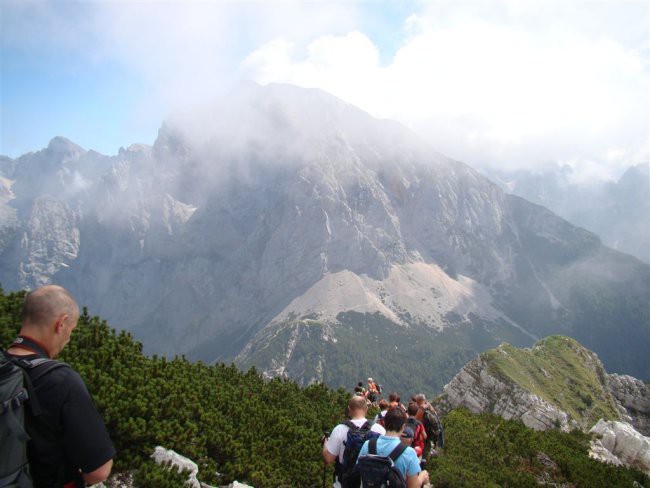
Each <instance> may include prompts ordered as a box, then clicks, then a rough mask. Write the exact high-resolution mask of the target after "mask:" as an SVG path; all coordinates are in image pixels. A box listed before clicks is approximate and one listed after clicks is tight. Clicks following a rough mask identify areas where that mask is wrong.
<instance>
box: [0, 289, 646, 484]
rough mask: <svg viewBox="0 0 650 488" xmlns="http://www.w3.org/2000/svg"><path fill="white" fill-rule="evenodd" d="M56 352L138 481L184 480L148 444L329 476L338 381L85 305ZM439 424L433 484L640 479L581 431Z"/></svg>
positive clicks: (4, 313)
mask: <svg viewBox="0 0 650 488" xmlns="http://www.w3.org/2000/svg"><path fill="white" fill-rule="evenodd" d="M24 296H25V294H24V292H17V293H8V294H5V293H4V292H3V291H2V289H1V288H0V346H3V347H6V346H7V345H8V344H9V343H10V342H11V341H12V340H13V339H14V337H15V336H16V334H17V332H18V330H19V328H20V309H21V307H22V302H23V299H24ZM60 359H62V360H63V361H66V362H68V363H70V364H71V365H72V366H73V367H74V368H75V369H76V370H77V371H78V372H79V373H80V374H81V376H82V378H83V379H84V381H85V382H86V385H87V386H88V389H89V391H90V393H91V394H92V396H93V398H94V400H95V403H96V405H97V408H98V410H99V412H100V414H101V415H102V418H103V419H104V421H105V423H106V425H107V428H108V430H109V433H110V435H111V438H112V439H113V442H114V444H115V447H116V449H117V452H118V455H117V458H116V460H115V468H114V470H116V471H132V472H134V473H135V483H136V486H138V487H141V488H148V487H157V488H165V487H172V486H173V487H180V486H183V480H186V479H187V478H186V475H185V474H184V473H178V472H177V471H176V470H175V469H166V468H165V467H162V466H157V465H155V464H154V463H153V461H152V460H151V459H150V456H151V453H152V452H153V450H154V448H155V446H157V445H162V446H164V447H166V448H169V449H174V450H175V451H177V452H178V453H180V454H182V455H184V456H187V457H190V458H191V459H193V460H194V461H195V462H196V463H197V464H198V465H199V479H201V481H203V482H206V483H208V484H212V485H224V484H228V483H230V482H231V481H234V480H238V481H242V482H246V483H248V484H251V485H253V486H255V487H257V488H271V487H283V488H289V487H300V488H310V487H319V486H322V485H323V480H326V482H327V484H328V485H329V480H331V476H332V470H331V468H328V469H327V470H325V471H324V470H323V466H324V465H323V462H322V458H321V450H322V443H321V439H322V436H323V432H324V431H329V430H331V429H332V428H333V426H335V425H336V424H338V423H339V422H341V421H342V420H343V412H344V410H345V405H346V404H347V400H348V398H349V393H347V392H346V391H344V390H342V389H339V390H331V389H329V388H327V387H326V386H324V385H323V384H315V385H311V386H308V387H306V388H301V387H299V386H298V385H297V384H296V383H294V382H293V381H289V380H283V379H273V380H268V379H264V378H263V377H262V376H261V375H260V374H259V373H258V372H257V371H256V370H255V369H254V368H251V369H250V370H248V371H247V372H242V371H240V370H239V369H238V368H236V367H235V366H234V365H225V364H215V365H206V364H204V363H201V362H198V363H191V362H189V361H187V360H186V359H185V358H183V357H175V358H173V359H167V358H164V357H158V356H151V357H148V356H145V355H143V354H142V345H141V344H140V343H138V342H137V341H135V340H134V339H133V337H132V336H131V335H130V334H129V333H127V332H124V331H122V332H116V331H115V330H113V329H111V328H110V327H109V326H108V325H107V323H106V322H105V321H103V320H101V319H100V318H98V317H91V316H89V315H88V313H87V311H86V310H85V309H84V311H83V314H82V316H81V318H80V320H79V326H78V327H77V330H76V331H75V332H74V334H73V335H72V340H71V341H70V344H68V346H67V347H66V349H65V350H64V352H63V354H62V357H61V358H60ZM372 413H374V411H373V412H369V416H370V415H371V414H372ZM443 422H444V425H445V434H446V435H445V437H446V442H445V446H446V448H445V451H444V453H442V455H441V456H439V457H437V458H433V459H431V460H430V461H429V466H428V468H429V471H430V473H431V480H432V485H433V486H434V487H476V486H485V487H528V486H530V487H536V486H540V485H550V486H567V487H568V486H573V487H594V486H613V487H614V486H625V487H630V486H633V483H634V482H635V481H636V482H638V483H640V485H641V486H646V487H648V486H650V479H649V478H648V477H647V476H644V475H643V473H641V472H639V471H636V470H630V469H624V468H617V467H614V466H611V465H605V464H602V463H599V462H597V461H594V460H592V459H590V458H589V457H588V456H587V452H588V449H589V439H590V437H589V436H587V435H585V434H582V433H580V432H573V433H570V434H567V433H563V432H559V431H549V432H536V431H533V430H531V429H528V428H526V427H525V426H524V425H523V424H522V423H521V422H517V421H506V420H503V419H502V418H500V417H497V416H494V415H489V414H482V415H475V414H472V413H470V412H469V411H467V410H462V409H461V410H454V411H452V412H451V413H449V414H448V415H446V416H445V417H444V419H443Z"/></svg>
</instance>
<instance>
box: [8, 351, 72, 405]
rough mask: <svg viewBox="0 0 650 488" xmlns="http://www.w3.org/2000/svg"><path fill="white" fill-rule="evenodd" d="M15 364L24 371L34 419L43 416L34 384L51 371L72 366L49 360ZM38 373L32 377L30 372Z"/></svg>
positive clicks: (24, 361)
mask: <svg viewBox="0 0 650 488" xmlns="http://www.w3.org/2000/svg"><path fill="white" fill-rule="evenodd" d="M13 362H14V364H16V365H17V366H20V369H22V371H23V377H24V379H25V388H26V389H27V394H28V395H29V408H30V409H31V411H32V415H34V417H38V416H39V415H41V413H42V410H41V405H40V403H39V402H38V397H37V395H36V389H35V388H34V383H35V382H36V380H37V379H39V378H41V377H43V376H45V375H46V374H47V373H49V372H50V371H53V370H55V369H57V368H62V367H67V368H69V367H70V365H69V364H68V363H64V362H61V361H56V360H54V359H49V358H36V359H17V358H14V359H13ZM36 368H38V371H37V372H36V373H33V374H32V375H30V374H29V373H28V370H36Z"/></svg>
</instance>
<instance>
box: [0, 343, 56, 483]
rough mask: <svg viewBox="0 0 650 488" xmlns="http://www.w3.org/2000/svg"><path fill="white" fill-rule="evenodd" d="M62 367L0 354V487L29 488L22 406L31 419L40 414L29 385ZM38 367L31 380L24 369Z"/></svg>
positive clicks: (50, 360)
mask: <svg viewBox="0 0 650 488" xmlns="http://www.w3.org/2000/svg"><path fill="white" fill-rule="evenodd" d="M61 366H67V364H65V363H61V362H59V361H55V360H53V359H47V358H37V359H32V360H25V359H18V358H12V357H10V356H7V355H5V354H4V353H3V352H2V351H0V487H2V488H5V487H7V488H14V487H15V488H31V487H32V479H31V476H30V474H29V463H28V461H27V441H28V440H29V436H28V435H27V432H26V431H25V406H26V402H28V401H29V403H28V405H29V408H30V409H31V412H32V414H33V415H34V416H37V415H40V413H41V410H40V406H39V405H38V400H37V399H36V394H35V393H34V388H33V387H32V381H35V380H36V379H37V378H39V377H41V376H43V375H44V374H45V373H48V372H50V371H52V370H53V369H56V368H58V367H61ZM37 367H38V371H37V372H35V373H34V375H33V377H32V379H31V380H30V376H29V375H28V374H27V370H28V369H34V368H37Z"/></svg>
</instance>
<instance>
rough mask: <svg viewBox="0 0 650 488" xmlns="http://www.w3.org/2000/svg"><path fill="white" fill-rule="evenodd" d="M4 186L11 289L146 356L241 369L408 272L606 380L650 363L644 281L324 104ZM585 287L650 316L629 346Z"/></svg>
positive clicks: (43, 155) (0, 241)
mask: <svg viewBox="0 0 650 488" xmlns="http://www.w3.org/2000/svg"><path fill="white" fill-rule="evenodd" d="M2 168H3V175H2V178H4V179H5V180H6V181H8V182H9V181H10V182H12V183H11V184H10V190H9V191H10V192H12V194H13V196H7V197H6V200H7V201H6V203H5V204H4V206H0V218H1V221H0V272H1V273H2V274H1V280H2V286H3V287H4V288H5V289H15V288H22V287H25V286H27V287H34V286H37V285H38V284H41V283H45V282H48V281H52V282H58V283H61V284H62V285H64V286H67V287H68V288H69V289H70V290H71V291H72V292H73V294H74V295H75V296H76V297H77V299H78V300H79V302H80V303H82V304H84V305H88V306H89V307H90V309H91V310H92V312H93V313H97V314H99V315H101V316H103V317H105V318H106V319H108V320H109V321H110V322H111V324H112V325H114V326H116V327H119V328H126V329H130V330H132V331H133V332H134V333H135V335H136V337H138V338H139V339H141V340H142V341H143V342H144V345H145V350H146V351H148V352H158V353H164V354H175V353H181V354H187V355H188V356H189V357H190V358H193V359H197V358H200V359H203V360H207V361H212V360H215V359H232V358H234V357H235V356H236V355H237V354H238V353H239V352H240V351H242V350H243V349H244V348H245V346H246V344H247V343H248V342H249V341H250V340H251V338H252V337H253V336H254V335H255V334H256V333H258V332H260V331H261V330H262V329H263V328H264V327H265V326H267V325H268V324H270V323H271V321H272V320H273V318H274V317H276V316H277V315H278V314H279V313H280V312H282V311H283V310H285V309H286V307H287V306H288V305H289V304H290V303H291V302H292V301H293V300H295V299H296V298H299V297H301V296H302V295H303V294H305V293H306V292H307V291H308V290H309V289H310V288H312V287H313V286H314V285H315V284H316V283H318V282H319V281H320V280H322V279H323V278H324V277H326V276H330V275H333V274H335V273H339V272H343V271H349V272H352V273H354V274H355V275H357V276H359V277H364V276H365V277H369V278H371V279H373V280H376V281H382V280H384V279H386V278H387V277H388V276H389V274H390V270H391V269H394V267H395V266H401V265H407V264H413V263H426V264H436V265H437V266H439V267H440V268H441V269H442V270H444V272H445V273H446V274H447V275H448V277H449V278H451V279H454V280H462V279H465V278H469V279H470V280H473V281H474V282H476V283H478V284H480V288H481V290H486V292H485V293H488V294H489V296H490V298H491V303H490V300H487V302H488V303H490V307H492V308H496V309H498V311H499V313H501V314H503V315H504V316H505V317H506V318H507V321H509V322H510V323H512V324H515V325H516V326H518V327H520V328H522V329H524V330H526V331H528V333H529V334H530V335H532V336H543V335H548V334H550V333H553V332H555V333H557V332H565V333H568V332H571V334H572V335H574V336H576V337H577V338H578V339H579V340H581V341H583V342H584V343H585V345H587V346H588V347H590V348H592V349H594V350H596V351H597V352H598V353H599V354H601V357H605V359H606V360H607V361H611V363H612V364H613V366H614V367H611V368H610V369H611V370H613V371H624V372H627V373H631V374H637V371H640V370H641V369H642V368H641V366H640V365H641V364H642V363H643V361H644V358H645V353H646V350H647V348H648V346H650V338H648V337H646V336H644V335H643V333H642V331H643V330H647V329H644V327H647V325H648V324H647V314H646V315H644V314H643V313H642V312H643V306H645V307H647V300H645V299H646V298H647V296H648V292H649V290H650V268H648V267H647V266H644V265H639V263H638V261H636V260H634V259H632V258H628V257H626V256H624V255H621V254H618V253H615V252H611V251H608V250H606V249H604V248H603V247H602V246H600V243H599V241H598V239H597V238H596V237H595V236H593V235H592V234H589V233H587V232H585V231H582V230H579V229H576V228H575V227H573V226H571V225H570V224H568V223H567V222H565V221H563V220H562V219H560V218H558V217H557V216H555V215H553V214H552V213H551V212H549V211H547V210H546V209H543V208H542V207H537V206H535V205H532V204H530V203H528V202H526V201H524V200H522V199H518V198H516V197H510V196H507V195H505V194H504V193H503V192H502V191H501V190H500V189H499V188H498V186H497V185H495V184H493V183H492V182H490V181H489V180H487V179H486V178H484V177H482V176H481V175H479V174H478V173H477V172H476V171H474V170H472V169H471V168H470V167H468V166H467V165H465V164H463V163H459V162H455V161H452V160H450V159H448V158H446V157H444V156H442V155H440V154H437V153H436V152H435V151H433V150H432V149H431V148H430V147H429V146H428V145H427V144H426V143H424V142H423V141H421V140H420V139H419V138H418V137H417V136H416V135H414V134H413V133H411V132H410V131H408V130H406V129H405V128H404V127H402V126H400V125H399V124H396V123H394V122H390V121H380V120H376V119H373V118H372V117H370V116H369V115H368V114H366V113H364V112H362V111H360V110H358V109H356V108H354V107H352V106H350V105H349V104H346V103H343V102H342V101H340V100H337V99H335V98H334V97H331V96H329V95H327V94H325V93H323V92H321V91H318V90H305V89H299V88H296V87H290V86H283V85H270V86H268V87H259V86H256V85H252V84H251V85H246V86H243V87H240V88H239V89H237V90H235V91H234V93H233V94H232V95H231V96H229V97H228V98H226V99H224V100H221V101H218V102H216V103H215V104H214V105H212V106H206V107H204V108H202V109H200V110H193V111H190V112H187V113H179V114H176V115H174V116H173V117H171V118H170V119H169V120H168V121H166V122H165V123H164V124H163V126H162V128H161V129H160V131H159V135H158V138H157V140H156V141H155V143H154V145H153V147H148V146H144V145H133V146H130V147H129V148H126V149H121V150H120V152H119V153H118V154H117V155H116V156H113V157H106V156H102V155H99V154H97V153H94V152H93V151H85V150H84V149H82V148H79V147H78V146H75V145H74V144H72V143H71V142H70V141H67V140H65V139H63V138H56V139H54V140H53V141H52V142H51V144H50V145H49V146H48V147H47V148H46V149H44V150H42V151H39V152H35V153H29V154H27V155H25V156H22V157H21V158H18V159H17V160H15V161H9V160H6V161H5V160H3V164H2ZM8 185H9V183H6V184H5V189H6V187H7V186H8ZM5 193H6V191H5ZM46 214H48V215H46ZM605 268H606V272H603V271H602V270H603V269H605ZM583 275H584V276H588V278H589V279H588V280H584V279H583ZM586 281H588V283H589V285H590V286H591V285H592V284H593V285H594V286H596V287H598V288H599V289H600V290H601V291H602V292H603V293H605V294H606V295H609V294H611V293H612V290H620V289H621V287H620V284H621V283H625V290H626V294H627V296H626V297H625V299H626V300H627V301H631V302H632V303H637V301H641V300H645V301H644V302H643V303H645V304H646V305H641V306H640V307H638V309H640V310H641V311H640V312H639V313H638V314H637V315H634V314H632V316H630V317H626V320H625V327H626V331H627V332H626V334H617V333H616V332H613V329H614V328H615V325H616V324H614V325H612V324H611V320H609V321H608V322H607V323H606V324H602V327H600V326H599V327H600V328H598V327H596V328H594V327H593V323H594V321H593V320H592V319H591V316H590V314H591V315H593V316H595V317H601V316H603V314H601V313H599V309H598V307H599V306H601V305H599V303H601V302H590V301H589V300H588V299H589V298H590V297H591V290H587V291H585V290H583V288H584V286H585V282H586ZM603 290H604V291H603ZM405 293H407V294H408V291H406V292H405ZM583 295H584V297H583ZM583 298H584V299H583ZM468 300H472V298H471V297H469V298H468ZM621 300H622V298H620V297H618V296H616V297H614V298H612V301H613V303H615V305H614V308H616V307H618V306H619V305H620V303H621ZM482 302H486V300H484V299H482ZM626 303H627V302H626ZM470 308H471V307H470ZM628 310H637V308H634V307H628ZM341 311H342V312H345V310H341ZM406 312H408V311H406ZM586 317H587V318H586ZM644 317H646V318H644ZM644 320H645V321H646V322H644ZM424 325H425V326H432V325H433V324H424ZM594 330H596V332H597V333H593V331H594ZM617 341H618V342H617ZM612 344H613V345H612ZM630 344H632V345H633V347H630ZM614 346H615V347H616V348H619V347H625V348H626V349H627V350H628V354H627V355H626V360H625V362H623V361H622V360H620V358H619V357H618V356H617V355H615V354H612V355H611V356H610V357H608V356H606V354H604V353H606V350H607V349H608V348H610V347H612V348H614ZM616 361H619V362H618V363H617V362H616ZM628 365H632V366H633V367H632V368H628ZM324 367H326V365H325V366H324ZM635 368H636V369H635ZM646 369H647V368H646ZM637 376H640V375H637Z"/></svg>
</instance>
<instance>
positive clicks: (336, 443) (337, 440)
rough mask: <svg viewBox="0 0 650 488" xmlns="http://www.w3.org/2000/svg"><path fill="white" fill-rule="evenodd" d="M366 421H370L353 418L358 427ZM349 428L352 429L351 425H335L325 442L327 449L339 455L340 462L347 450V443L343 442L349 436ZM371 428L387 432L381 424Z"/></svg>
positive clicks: (382, 433)
mask: <svg viewBox="0 0 650 488" xmlns="http://www.w3.org/2000/svg"><path fill="white" fill-rule="evenodd" d="M366 422H370V421H369V420H366V419H352V423H353V424H354V425H356V426H357V427H361V426H362V425H363V424H364V423H366ZM348 430H350V427H348V426H347V425H345V424H339V425H337V426H336V427H334V430H333V431H332V433H331V434H330V437H329V439H327V442H326V443H325V447H326V448H327V451H328V452H329V453H330V454H331V455H332V456H338V458H339V462H340V463H342V462H343V451H345V444H343V443H344V442H345V440H346V439H347V438H348ZM370 430H372V431H373V432H377V433H378V434H380V435H384V434H386V429H384V428H383V427H382V426H381V425H379V424H372V427H371V428H370Z"/></svg>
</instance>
